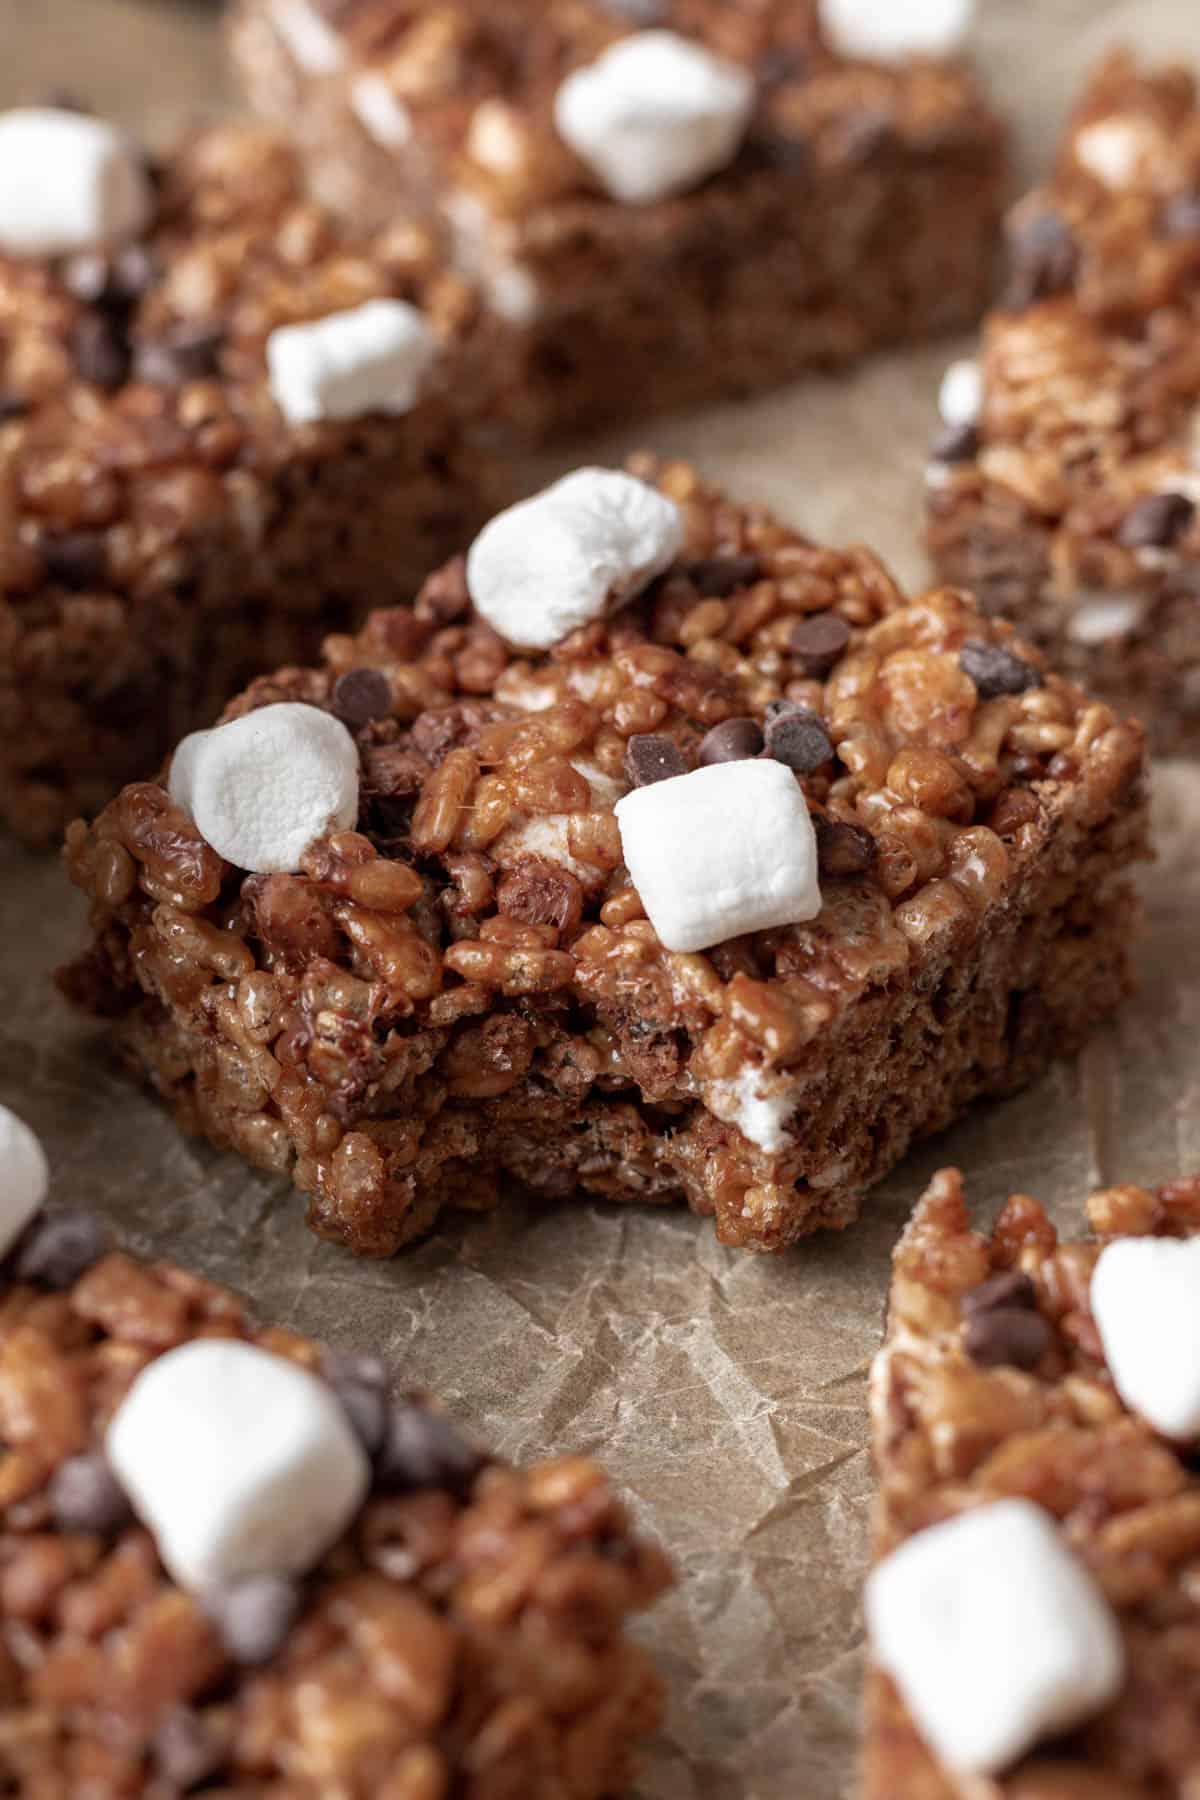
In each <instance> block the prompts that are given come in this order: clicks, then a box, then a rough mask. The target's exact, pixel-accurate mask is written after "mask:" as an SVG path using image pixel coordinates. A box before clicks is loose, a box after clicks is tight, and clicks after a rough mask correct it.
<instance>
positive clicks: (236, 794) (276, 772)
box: [168, 700, 358, 875]
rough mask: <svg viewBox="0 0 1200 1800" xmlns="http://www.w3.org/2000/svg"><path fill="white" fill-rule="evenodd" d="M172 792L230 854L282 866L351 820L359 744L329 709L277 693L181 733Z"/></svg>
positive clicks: (268, 868) (292, 865)
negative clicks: (219, 721)
mask: <svg viewBox="0 0 1200 1800" xmlns="http://www.w3.org/2000/svg"><path fill="white" fill-rule="evenodd" d="M168 792H169V793H170V795H171V798H172V800H174V801H175V803H176V805H178V806H181V807H183V809H184V811H185V812H188V813H190V814H191V816H192V818H193V819H194V820H195V822H196V826H197V828H198V830H199V832H200V835H201V836H202V837H203V838H205V839H206V840H207V841H208V843H210V844H211V845H212V847H213V849H214V850H215V851H216V852H217V854H218V855H219V856H223V857H224V858H225V861H226V862H230V863H233V865H234V866H235V868H239V869H248V870H250V871H251V872H252V873H254V874H257V875H267V874H272V873H275V872H279V871H284V872H286V871H289V870H294V869H298V868H299V866H300V858H301V857H302V856H303V854H304V852H305V851H306V850H307V849H308V846H309V845H310V844H311V843H312V842H313V840H314V838H318V837H321V836H322V835H323V834H324V833H325V832H327V831H345V830H347V829H348V828H349V827H350V826H351V825H353V824H354V822H355V820H356V819H357V817H358V750H357V748H356V746H355V743H354V739H353V738H352V737H351V735H350V733H349V732H348V731H347V730H346V727H345V726H344V725H343V724H342V722H341V720H340V719H335V718H334V717H333V715H332V714H331V713H326V712H322V711H321V710H320V708H319V707H316V706H304V705H302V704H301V703H299V702H297V701H290V700H282V701H280V702H279V703H278V704H277V705H274V706H262V707H259V709H258V710H257V711H256V712H250V713H245V714H243V716H242V717H241V718H240V719H231V720H230V722H229V724H228V725H217V726H215V727H214V728H213V730H212V731H195V732H193V733H192V734H191V736H190V737H186V738H184V740H183V742H182V743H181V744H180V745H179V748H178V749H177V750H176V752H175V755H174V757H173V759H172V762H171V774H170V780H169V783H168Z"/></svg>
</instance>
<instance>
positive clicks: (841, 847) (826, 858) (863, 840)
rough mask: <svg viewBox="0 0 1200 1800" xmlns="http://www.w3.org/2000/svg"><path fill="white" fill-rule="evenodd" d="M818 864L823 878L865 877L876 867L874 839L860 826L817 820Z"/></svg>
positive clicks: (839, 821) (815, 824)
mask: <svg viewBox="0 0 1200 1800" xmlns="http://www.w3.org/2000/svg"><path fill="white" fill-rule="evenodd" d="M813 827H814V829H815V831H816V834H817V863H818V866H819V868H820V870H821V873H822V875H865V874H866V872H867V870H868V869H871V868H873V867H874V866H875V857H876V855H877V851H876V847H875V839H874V838H873V837H872V836H871V834H870V832H869V831H864V829H863V827H862V826H861V825H847V824H845V823H844V822H843V821H842V820H841V819H822V818H819V817H818V818H815V819H814V820H813Z"/></svg>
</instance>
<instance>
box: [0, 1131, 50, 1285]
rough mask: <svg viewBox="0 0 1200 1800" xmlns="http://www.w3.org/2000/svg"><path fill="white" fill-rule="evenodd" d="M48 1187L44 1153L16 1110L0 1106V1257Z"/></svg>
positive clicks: (22, 1227)
mask: <svg viewBox="0 0 1200 1800" xmlns="http://www.w3.org/2000/svg"><path fill="white" fill-rule="evenodd" d="M49 1186H50V1171H49V1169H48V1167H47V1166H46V1152H45V1151H44V1150H43V1149H42V1146H41V1144H40V1143H39V1141H38V1139H37V1138H36V1137H35V1135H34V1133H33V1132H32V1131H31V1130H30V1129H29V1127H28V1125H26V1123H25V1121H24V1119H18V1117H17V1115H16V1113H14V1112H10V1111H9V1109H8V1107H7V1106H4V1105H0V1256H7V1255H8V1252H9V1251H10V1250H11V1249H12V1247H13V1245H14V1244H15V1243H16V1241H17V1239H18V1238H19V1237H20V1235H21V1233H22V1232H23V1231H24V1229H25V1227H26V1226H27V1225H28V1223H29V1221H30V1219H32V1218H33V1217H34V1215H35V1213H37V1212H39V1211H40V1210H41V1207H42V1203H43V1201H44V1200H45V1198H46V1193H47V1191H48V1189H49Z"/></svg>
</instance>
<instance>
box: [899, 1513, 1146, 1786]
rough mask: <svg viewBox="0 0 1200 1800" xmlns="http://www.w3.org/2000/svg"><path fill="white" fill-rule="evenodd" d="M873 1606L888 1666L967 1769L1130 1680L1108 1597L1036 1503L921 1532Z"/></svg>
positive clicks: (1041, 1734)
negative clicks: (1125, 1676)
mask: <svg viewBox="0 0 1200 1800" xmlns="http://www.w3.org/2000/svg"><path fill="white" fill-rule="evenodd" d="M866 1614H867V1629H868V1632H869V1634H870V1637H871V1640H872V1645H873V1649H874V1653H875V1657H876V1660H877V1661H878V1663H879V1665H880V1667H881V1668H883V1669H885V1670H886V1671H887V1673H888V1674H889V1675H890V1676H891V1677H892V1680H893V1681H894V1682H895V1683H896V1686H897V1687H898V1688H899V1690H900V1692H901V1694H902V1695H903V1698H904V1700H905V1703H906V1704H907V1706H908V1708H909V1710H910V1711H911V1713H912V1716H913V1719H914V1720H915V1722H916V1724H917V1726H918V1728H919V1729H920V1731H921V1733H922V1735H923V1736H924V1738H925V1739H926V1742H927V1743H928V1744H929V1746H930V1748H931V1749H932V1750H933V1751H934V1752H935V1753H936V1754H937V1756H938V1757H939V1758H940V1759H941V1760H942V1761H943V1762H944V1763H946V1764H947V1765H948V1767H950V1768H952V1769H954V1770H956V1771H959V1772H960V1773H962V1774H964V1775H990V1774H997V1773H999V1772H1000V1771H1001V1770H1003V1769H1005V1768H1007V1767H1008V1766H1009V1765H1010V1764H1011V1763H1013V1762H1015V1761H1016V1760H1017V1759H1018V1758H1019V1757H1020V1756H1022V1755H1023V1754H1024V1753H1025V1752H1026V1751H1027V1750H1029V1749H1031V1748H1032V1747H1033V1745H1034V1744H1036V1743H1038V1742H1039V1741H1040V1740H1041V1739H1043V1738H1048V1737H1053V1736H1055V1735H1056V1734H1057V1733H1059V1732H1063V1731H1067V1730H1069V1729H1070V1728H1071V1727H1072V1726H1074V1725H1077V1724H1079V1723H1080V1722H1081V1721H1082V1720H1084V1719H1086V1718H1089V1717H1090V1716H1091V1715H1092V1714H1094V1713H1096V1712H1098V1711H1099V1710H1100V1708H1101V1707H1103V1706H1105V1705H1106V1704H1107V1703H1108V1702H1109V1701H1110V1700H1111V1699H1112V1698H1113V1696H1114V1695H1115V1694H1116V1693H1117V1692H1118V1690H1119V1689H1120V1687H1121V1684H1122V1681H1123V1679H1124V1673H1125V1655H1124V1648H1123V1645H1122V1642H1121V1634H1120V1631H1119V1629H1118V1626H1117V1622H1116V1619H1115V1617H1114V1615H1113V1613H1112V1610H1111V1608H1110V1606H1109V1604H1108V1602H1107V1600H1106V1599H1105V1597H1104V1595H1103V1594H1102V1593H1101V1591H1100V1589H1099V1587H1098V1586H1097V1585H1096V1583H1095V1582H1094V1581H1093V1579H1092V1576H1091V1575H1090V1573H1089V1572H1088V1570H1087V1569H1086V1568H1085V1567H1084V1565H1083V1563H1082V1562H1080V1561H1079V1559H1078V1558H1077V1557H1076V1556H1075V1555H1074V1553H1073V1552H1072V1551H1071V1550H1070V1549H1069V1547H1068V1546H1067V1543H1066V1541H1065V1539H1064V1538H1063V1537H1062V1535H1061V1533H1060V1532H1059V1530H1058V1527H1057V1525H1056V1524H1055V1522H1054V1520H1053V1519H1052V1518H1051V1516H1050V1515H1049V1514H1048V1513H1046V1512H1044V1511H1043V1510H1042V1509H1041V1508H1040V1507H1039V1506H1036V1505H1035V1504H1034V1503H1033V1502H1032V1501H1029V1500H1023V1499H1012V1500H998V1501H995V1502H992V1503H990V1504H988V1505H984V1506H980V1507H978V1508H976V1509H973V1510H971V1511H968V1512H965V1513H961V1514H960V1515H958V1516H957V1517H955V1518H952V1519H949V1520H947V1521H944V1522H943V1523H940V1524H935V1525H931V1526H929V1527H928V1528H926V1529H925V1530H922V1531H918V1532H917V1533H916V1535H915V1536H913V1537H911V1538H908V1539H907V1540H906V1541H905V1542H904V1543H902V1544H901V1545H900V1546H899V1548H898V1549H896V1550H893V1551H892V1553H891V1554H890V1555H889V1556H887V1557H885V1558H884V1560H883V1561H882V1562H881V1563H879V1564H878V1565H877V1566H876V1568H875V1569H874V1570H873V1571H872V1573H871V1575H870V1576H869V1578H868V1581H867V1588H866Z"/></svg>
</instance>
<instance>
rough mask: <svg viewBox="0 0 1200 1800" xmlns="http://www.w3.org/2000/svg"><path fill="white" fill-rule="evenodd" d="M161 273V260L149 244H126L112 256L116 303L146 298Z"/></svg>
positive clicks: (128, 303) (127, 303) (126, 302)
mask: <svg viewBox="0 0 1200 1800" xmlns="http://www.w3.org/2000/svg"><path fill="white" fill-rule="evenodd" d="M161 274H162V268H161V266H160V264H159V260H158V258H157V256H156V255H155V254H154V251H153V250H151V248H150V246H149V245H148V244H126V245H125V246H124V247H123V248H122V249H120V250H118V251H117V252H116V254H115V255H114V256H113V258H112V275H111V278H110V286H111V292H112V296H113V301H114V303H115V304H116V305H118V306H133V305H135V304H136V303H137V301H139V300H141V299H144V298H145V296H146V295H147V294H148V293H149V292H150V289H151V288H152V287H153V286H154V284H155V282H156V281H158V279H159V278H160V276H161ZM188 329H189V330H190V329H195V328H193V327H189V328H188Z"/></svg>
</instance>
